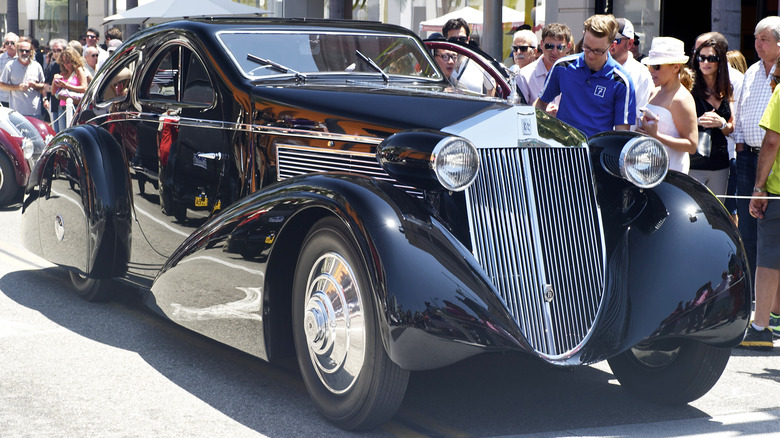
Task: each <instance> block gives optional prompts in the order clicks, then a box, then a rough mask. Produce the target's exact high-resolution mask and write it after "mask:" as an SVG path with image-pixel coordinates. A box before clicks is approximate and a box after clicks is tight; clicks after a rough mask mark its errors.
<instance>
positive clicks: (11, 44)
mask: <svg viewBox="0 0 780 438" xmlns="http://www.w3.org/2000/svg"><path fill="white" fill-rule="evenodd" d="M3 45H4V46H15V45H16V43H15V42H13V41H3Z"/></svg>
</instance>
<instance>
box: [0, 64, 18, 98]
mask: <svg viewBox="0 0 780 438" xmlns="http://www.w3.org/2000/svg"><path fill="white" fill-rule="evenodd" d="M14 59H15V58H12V57H11V56H9V55H8V53H6V52H3V54H2V55H0V73H2V71H3V69H4V68H5V66H6V64H8V63H11V62H13V60H14ZM10 99H11V92H10V91H6V90H0V101H2V102H8V101H9V100H10Z"/></svg>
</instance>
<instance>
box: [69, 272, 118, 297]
mask: <svg viewBox="0 0 780 438" xmlns="http://www.w3.org/2000/svg"><path fill="white" fill-rule="evenodd" d="M70 283H71V285H73V288H74V289H75V290H76V295H78V296H79V297H80V298H82V299H84V300H87V301H92V302H102V301H108V300H109V299H111V296H112V291H111V289H110V287H109V285H108V284H107V283H108V282H107V281H104V280H97V279H94V278H89V277H85V276H83V275H81V274H78V273H76V272H73V271H70Z"/></svg>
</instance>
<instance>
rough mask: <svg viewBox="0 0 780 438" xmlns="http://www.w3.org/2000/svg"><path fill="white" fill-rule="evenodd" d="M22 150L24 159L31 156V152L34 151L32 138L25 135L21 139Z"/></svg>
mask: <svg viewBox="0 0 780 438" xmlns="http://www.w3.org/2000/svg"><path fill="white" fill-rule="evenodd" d="M22 152H24V159H25V160H29V159H30V158H32V156H33V153H34V152H35V144H34V143H33V141H32V139H30V138H28V137H25V138H24V139H23V140H22Z"/></svg>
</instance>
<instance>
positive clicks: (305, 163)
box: [276, 144, 422, 197]
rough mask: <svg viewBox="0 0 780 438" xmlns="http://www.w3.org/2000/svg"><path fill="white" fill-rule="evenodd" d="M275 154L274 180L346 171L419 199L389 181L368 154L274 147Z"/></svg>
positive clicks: (417, 193) (416, 192)
mask: <svg viewBox="0 0 780 438" xmlns="http://www.w3.org/2000/svg"><path fill="white" fill-rule="evenodd" d="M276 154H277V158H278V165H277V174H276V178H277V180H278V181H281V180H283V179H287V178H292V177H294V176H298V175H305V174H308V173H317V172H349V173H355V174H359V175H364V176H368V177H371V178H375V179H378V180H382V181H387V182H389V183H391V184H393V185H395V186H396V187H398V188H400V189H401V190H404V191H406V192H407V193H409V194H410V195H412V196H416V197H422V192H421V191H420V190H419V189H416V188H414V187H410V186H406V185H401V184H398V182H397V181H396V180H395V179H393V178H391V177H390V175H388V174H387V172H385V170H384V169H383V168H382V166H381V165H380V164H379V162H378V161H377V160H376V155H375V154H372V153H367V152H354V151H342V150H323V149H322V148H313V147H309V146H298V145H281V144H277V146H276Z"/></svg>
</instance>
